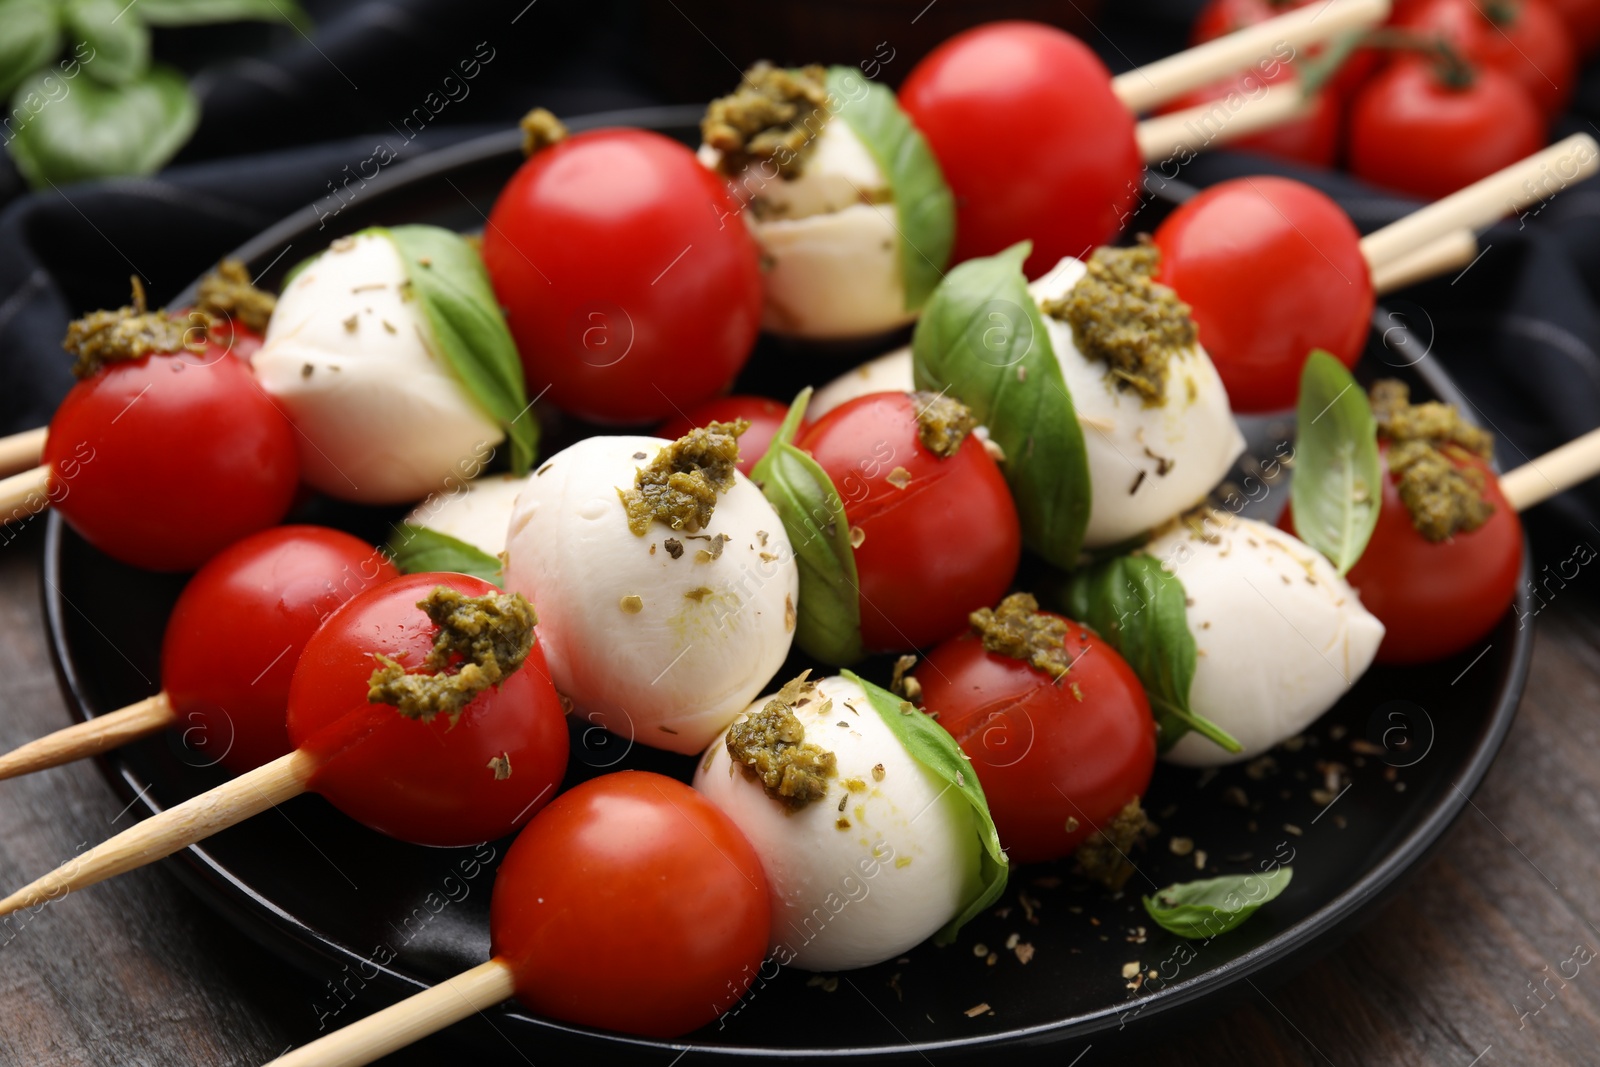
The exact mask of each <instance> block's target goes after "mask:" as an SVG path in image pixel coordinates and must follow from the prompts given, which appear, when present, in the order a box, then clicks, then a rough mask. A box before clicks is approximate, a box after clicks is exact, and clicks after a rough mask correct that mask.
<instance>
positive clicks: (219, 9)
mask: <svg viewBox="0 0 1600 1067" xmlns="http://www.w3.org/2000/svg"><path fill="white" fill-rule="evenodd" d="M139 13H140V14H141V15H143V16H144V20H145V21H146V22H148V23H149V24H150V25H152V26H198V25H201V24H204V23H211V22H245V21H250V22H286V23H288V24H289V25H291V26H293V27H294V28H295V29H297V30H299V31H300V32H301V33H305V32H306V31H307V30H309V29H311V19H310V17H309V16H307V15H306V13H305V9H304V8H302V7H301V6H300V4H299V0H139Z"/></svg>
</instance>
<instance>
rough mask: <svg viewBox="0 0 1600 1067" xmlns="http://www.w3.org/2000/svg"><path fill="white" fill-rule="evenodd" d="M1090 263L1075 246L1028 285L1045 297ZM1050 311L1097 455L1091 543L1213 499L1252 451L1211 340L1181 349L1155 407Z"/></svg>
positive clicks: (1116, 538)
mask: <svg viewBox="0 0 1600 1067" xmlns="http://www.w3.org/2000/svg"><path fill="white" fill-rule="evenodd" d="M1087 269H1088V268H1087V267H1086V266H1085V265H1084V263H1083V261H1082V260H1077V259H1073V258H1071V257H1070V256H1069V257H1068V258H1066V259H1063V260H1062V261H1061V262H1060V263H1058V264H1056V266H1055V267H1054V268H1052V269H1051V270H1050V272H1049V273H1048V274H1046V275H1044V276H1043V277H1041V278H1040V279H1039V280H1038V281H1035V282H1034V283H1033V284H1031V285H1030V286H1028V291H1029V292H1030V293H1031V294H1032V295H1033V298H1034V300H1036V301H1044V300H1047V299H1056V298H1060V297H1063V296H1065V295H1066V294H1067V293H1068V292H1070V291H1071V289H1072V287H1073V286H1074V285H1076V284H1077V283H1078V279H1079V278H1081V277H1083V275H1084V273H1085V271H1086V270H1087ZM1043 318H1044V323H1045V329H1046V331H1047V332H1048V333H1049V335H1050V344H1051V346H1052V347H1053V348H1054V349H1055V354H1056V362H1058V363H1059V364H1060V365H1061V374H1062V377H1064V378H1065V379H1066V385H1067V391H1068V392H1069V393H1071V394H1072V404H1073V407H1074V408H1076V409H1077V413H1078V422H1079V424H1080V425H1081V426H1082V428H1083V447H1084V451H1085V452H1086V453H1087V456H1088V461H1089V482H1090V485H1091V486H1092V491H1093V500H1092V502H1091V505H1090V508H1089V525H1088V529H1087V530H1086V531H1085V532H1084V538H1083V544H1084V547H1085V548H1100V547H1104V546H1106V545H1115V544H1119V543H1121V542H1123V541H1126V540H1128V539H1129V538H1131V537H1135V536H1137V535H1138V534H1141V533H1144V532H1145V531H1147V530H1151V529H1154V528H1155V527H1157V526H1160V525H1161V524H1162V523H1164V522H1166V521H1167V520H1168V519H1170V518H1172V517H1173V516H1174V515H1177V514H1178V513H1179V512H1181V511H1183V510H1185V509H1186V508H1189V507H1192V506H1194V505H1195V504H1198V503H1199V502H1200V501H1202V500H1204V499H1205V497H1206V494H1207V493H1209V492H1211V490H1212V488H1214V487H1215V486H1216V484H1217V483H1218V482H1220V481H1222V479H1223V478H1224V477H1225V476H1226V475H1227V473H1228V471H1229V470H1230V469H1231V468H1232V467H1233V463H1234V461H1235V460H1236V459H1238V458H1239V456H1240V455H1241V454H1242V453H1243V452H1244V435H1243V434H1241V433H1240V432H1239V426H1238V424H1237V423H1236V422H1234V419H1233V411H1232V409H1231V408H1230V407H1229V406H1228V393H1227V390H1226V389H1225V388H1223V385H1222V379H1221V378H1220V377H1218V375H1217V369H1216V367H1214V366H1212V364H1211V357H1210V356H1207V355H1206V353H1205V350H1204V349H1203V348H1201V347H1200V346H1199V345H1196V346H1194V347H1193V348H1192V349H1189V350H1188V351H1184V352H1179V353H1175V354H1174V355H1173V356H1172V358H1171V362H1170V364H1169V366H1168V369H1167V391H1166V396H1165V398H1164V399H1163V401H1162V403H1161V404H1159V405H1155V406H1150V407H1146V406H1145V403H1144V399H1143V398H1142V397H1140V396H1139V395H1138V394H1137V393H1133V392H1128V391H1126V390H1123V389H1121V388H1119V387H1118V386H1116V385H1114V384H1113V383H1112V381H1111V379H1110V377H1109V376H1108V375H1107V374H1106V365H1105V363H1103V362H1101V361H1099V360H1090V359H1087V358H1085V357H1084V355H1083V354H1082V353H1081V352H1079V351H1078V346H1077V345H1076V344H1075V343H1074V341H1073V338H1072V327H1071V326H1069V325H1068V324H1067V323H1065V322H1062V321H1061V320H1060V319H1057V318H1054V317H1052V316H1050V315H1044V316H1043Z"/></svg>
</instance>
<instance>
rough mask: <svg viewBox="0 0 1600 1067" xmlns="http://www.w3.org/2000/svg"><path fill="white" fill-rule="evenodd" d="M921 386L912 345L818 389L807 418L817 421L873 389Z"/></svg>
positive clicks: (899, 389)
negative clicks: (915, 373) (915, 375)
mask: <svg viewBox="0 0 1600 1067" xmlns="http://www.w3.org/2000/svg"><path fill="white" fill-rule="evenodd" d="M916 387H917V385H916V381H915V380H914V379H913V377H912V373H911V346H910V345H906V346H905V347H904V348H897V349H895V350H894V351H893V352H889V353H887V354H885V355H881V356H879V357H878V358H876V359H872V360H868V361H867V362H865V363H863V364H861V366H859V367H857V368H856V369H854V370H848V371H845V372H844V373H843V374H841V375H839V377H837V378H835V379H834V380H833V381H831V382H829V383H828V384H827V385H824V386H823V387H822V388H821V389H818V390H817V391H816V392H815V393H813V394H812V396H811V403H810V404H808V405H807V406H806V418H807V419H808V420H809V421H811V422H816V421H817V420H818V419H820V418H822V416H824V415H826V414H827V413H828V412H830V411H832V410H833V409H834V408H836V407H838V406H839V405H840V404H843V403H845V402H846V401H850V400H854V399H855V398H856V397H858V396H867V395H868V394H870V393H909V392H912V391H913V390H915V389H916Z"/></svg>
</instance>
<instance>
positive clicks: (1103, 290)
mask: <svg viewBox="0 0 1600 1067" xmlns="http://www.w3.org/2000/svg"><path fill="white" fill-rule="evenodd" d="M1160 266H1161V251H1160V249H1158V248H1156V246H1155V245H1153V244H1151V243H1149V242H1148V241H1141V242H1140V243H1139V244H1137V245H1135V246H1134V247H1132V248H1097V249H1095V250H1094V254H1093V255H1092V256H1090V257H1089V262H1088V268H1089V269H1088V271H1087V272H1085V274H1084V275H1083V277H1082V278H1079V279H1078V284H1076V285H1074V286H1073V287H1072V289H1071V291H1070V292H1068V293H1067V295H1066V296H1064V297H1060V298H1058V299H1052V300H1046V301H1044V302H1043V303H1042V304H1041V305H1040V309H1041V310H1042V311H1043V312H1044V313H1045V314H1046V315H1050V316H1052V317H1054V318H1057V319H1060V320H1061V321H1063V322H1065V323H1066V324H1067V325H1069V326H1071V327H1072V340H1073V343H1074V344H1076V345H1077V346H1078V351H1079V352H1081V353H1083V357H1084V358H1085V359H1089V360H1099V361H1101V362H1103V363H1104V364H1105V365H1106V368H1107V369H1106V377H1107V378H1109V379H1110V380H1111V383H1112V384H1113V385H1114V386H1115V387H1116V388H1118V389H1122V390H1124V391H1125V392H1132V393H1137V394H1138V395H1139V396H1140V397H1141V398H1142V399H1143V401H1144V404H1145V406H1146V407H1157V406H1159V405H1160V404H1161V403H1162V402H1163V401H1164V400H1165V399H1166V395H1167V372H1168V370H1169V368H1170V366H1171V363H1172V357H1173V356H1174V355H1182V354H1184V353H1187V352H1189V351H1191V350H1192V349H1193V347H1194V343H1195V337H1196V331H1195V325H1194V319H1193V317H1191V316H1190V314H1189V305H1188V304H1185V303H1184V302H1183V301H1182V300H1179V299H1178V294H1176V293H1174V292H1173V291H1172V290H1171V289H1169V288H1167V287H1166V286H1165V285H1162V284H1160V283H1159V282H1157V281H1155V274H1156V270H1157V268H1159V267H1160Z"/></svg>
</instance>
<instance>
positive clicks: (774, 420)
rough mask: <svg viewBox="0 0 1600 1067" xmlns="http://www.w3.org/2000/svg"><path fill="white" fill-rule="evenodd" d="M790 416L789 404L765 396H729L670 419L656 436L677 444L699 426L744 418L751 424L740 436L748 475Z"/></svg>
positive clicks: (741, 458) (741, 462)
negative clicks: (785, 417)
mask: <svg viewBox="0 0 1600 1067" xmlns="http://www.w3.org/2000/svg"><path fill="white" fill-rule="evenodd" d="M788 413H789V408H788V407H787V406H786V405H784V404H780V403H778V402H777V401H776V400H768V399H767V398H766V397H764V396H725V397H721V398H719V399H717V400H708V401H707V402H705V403H704V404H701V405H700V406H699V407H697V408H695V409H694V410H693V411H691V412H689V413H688V414H687V415H679V416H678V417H677V418H675V419H668V420H667V421H666V422H664V423H662V424H661V429H659V430H657V431H656V435H657V436H658V437H665V438H667V439H668V440H672V441H676V440H677V439H678V438H680V437H682V436H683V435H684V434H686V433H688V432H689V431H690V430H693V429H695V428H696V427H698V426H706V425H709V424H710V423H713V422H732V421H733V420H735V419H744V420H745V421H747V422H748V423H750V428H749V429H748V430H746V431H745V432H744V433H743V434H741V435H740V436H739V469H740V470H742V471H744V473H745V474H746V475H748V474H749V473H750V471H751V470H752V469H754V467H755V465H756V464H757V463H759V462H761V457H762V456H764V455H766V454H767V446H768V445H770V444H772V439H773V438H774V437H775V436H777V433H778V427H779V426H781V425H783V417H784V416H785V415H787V414H788Z"/></svg>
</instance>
